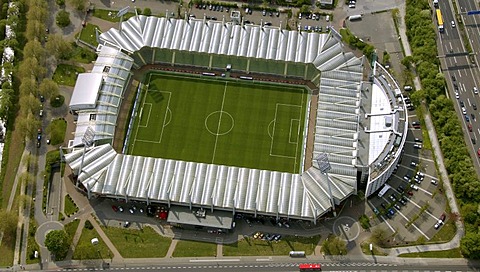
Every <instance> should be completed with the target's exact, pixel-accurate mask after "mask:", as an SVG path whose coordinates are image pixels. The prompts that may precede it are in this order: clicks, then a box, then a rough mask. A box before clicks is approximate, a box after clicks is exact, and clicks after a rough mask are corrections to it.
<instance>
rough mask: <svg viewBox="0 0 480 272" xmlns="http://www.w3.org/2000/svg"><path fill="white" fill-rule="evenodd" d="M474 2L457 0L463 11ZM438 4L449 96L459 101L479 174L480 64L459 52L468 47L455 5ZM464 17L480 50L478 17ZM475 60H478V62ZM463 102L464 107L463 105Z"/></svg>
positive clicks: (441, 52)
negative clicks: (441, 19)
mask: <svg viewBox="0 0 480 272" xmlns="http://www.w3.org/2000/svg"><path fill="white" fill-rule="evenodd" d="M474 2H475V1H469V0H460V1H458V3H459V5H460V6H462V5H463V6H462V7H461V8H460V10H463V11H466V10H470V9H472V8H473V7H472V5H475V3H474ZM439 7H440V10H441V11H442V15H443V19H444V27H445V32H444V33H438V34H439V35H438V37H439V40H438V43H437V44H439V46H438V51H439V52H438V53H439V55H440V56H442V55H443V56H446V57H445V58H443V59H441V64H442V70H443V72H444V75H445V77H446V80H447V82H448V89H449V96H450V97H451V98H452V99H453V100H456V101H454V104H455V107H456V109H457V114H458V116H459V118H460V122H461V123H462V126H463V130H464V134H465V141H466V143H467V147H468V149H469V151H470V154H471V156H472V159H473V160H474V162H476V163H474V165H475V166H476V170H477V174H478V175H480V160H479V158H478V156H477V153H476V152H477V149H478V148H479V147H480V114H479V113H478V110H475V109H474V108H476V107H478V106H479V105H480V98H479V95H478V94H475V93H474V92H473V89H474V87H480V84H479V82H478V81H477V79H478V78H479V70H478V67H477V66H476V65H475V64H473V63H472V62H471V60H470V58H469V56H467V55H460V54H458V53H465V52H466V49H465V48H466V47H465V44H464V43H463V40H462V37H461V35H460V32H459V31H460V27H459V22H458V20H457V17H456V16H455V14H454V9H453V5H452V4H451V3H450V1H439ZM465 17H467V18H466V19H467V21H466V24H467V25H469V26H467V27H466V28H467V29H469V32H470V34H471V36H475V40H474V42H472V45H473V46H474V51H475V52H480V51H479V49H480V48H479V47H480V45H479V44H475V43H478V42H479V41H480V34H479V31H478V28H477V25H476V23H475V22H474V20H476V19H477V18H476V17H473V16H464V17H463V18H465ZM452 21H453V22H455V27H453V26H452V23H451V22H452ZM455 54H458V55H455ZM475 63H477V62H476V61H475ZM455 90H457V92H458V94H459V98H458V99H455V92H456V91H455ZM462 102H463V104H464V106H462ZM462 107H464V108H465V113H466V114H463V110H462ZM469 125H470V126H471V128H470V127H469ZM470 130H471V131H470Z"/></svg>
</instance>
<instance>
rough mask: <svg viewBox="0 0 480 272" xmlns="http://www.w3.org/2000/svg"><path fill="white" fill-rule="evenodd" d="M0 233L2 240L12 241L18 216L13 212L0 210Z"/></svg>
mask: <svg viewBox="0 0 480 272" xmlns="http://www.w3.org/2000/svg"><path fill="white" fill-rule="evenodd" d="M0 218H2V220H0V232H3V239H5V240H8V241H13V239H15V237H16V235H15V233H16V231H17V221H18V219H17V218H18V216H17V215H16V214H15V213H14V212H13V211H6V210H0Z"/></svg>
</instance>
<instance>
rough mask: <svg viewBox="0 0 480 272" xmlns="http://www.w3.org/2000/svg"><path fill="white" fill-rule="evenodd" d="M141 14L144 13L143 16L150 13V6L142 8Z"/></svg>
mask: <svg viewBox="0 0 480 272" xmlns="http://www.w3.org/2000/svg"><path fill="white" fill-rule="evenodd" d="M143 15H145V16H150V15H152V10H151V9H150V8H144V9H143Z"/></svg>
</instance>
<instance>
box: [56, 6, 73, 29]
mask: <svg viewBox="0 0 480 272" xmlns="http://www.w3.org/2000/svg"><path fill="white" fill-rule="evenodd" d="M56 23H57V25H58V26H59V27H62V28H63V27H67V26H69V25H70V23H71V21H70V12H68V11H65V10H60V11H59V12H58V13H57V17H56Z"/></svg>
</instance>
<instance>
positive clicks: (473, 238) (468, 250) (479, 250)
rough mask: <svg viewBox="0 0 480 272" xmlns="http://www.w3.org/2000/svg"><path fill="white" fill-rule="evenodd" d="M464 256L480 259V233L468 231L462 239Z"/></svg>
mask: <svg viewBox="0 0 480 272" xmlns="http://www.w3.org/2000/svg"><path fill="white" fill-rule="evenodd" d="M460 249H461V250H462V254H463V256H465V257H466V258H471V259H480V234H478V233H472V232H469V233H467V234H466V235H465V236H464V237H463V238H462V240H461V241H460Z"/></svg>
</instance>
